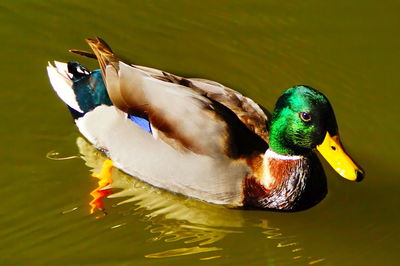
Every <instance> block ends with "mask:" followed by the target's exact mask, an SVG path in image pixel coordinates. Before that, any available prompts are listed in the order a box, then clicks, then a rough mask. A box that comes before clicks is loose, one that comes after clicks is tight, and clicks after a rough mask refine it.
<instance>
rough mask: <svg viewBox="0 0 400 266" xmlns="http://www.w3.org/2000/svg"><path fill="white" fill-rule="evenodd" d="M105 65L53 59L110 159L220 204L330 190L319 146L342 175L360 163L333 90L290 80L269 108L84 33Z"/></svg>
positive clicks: (53, 73)
mask: <svg viewBox="0 0 400 266" xmlns="http://www.w3.org/2000/svg"><path fill="white" fill-rule="evenodd" d="M86 41H87V43H88V44H89V46H90V47H91V49H92V50H93V53H91V52H86V51H79V50H71V52H73V53H76V54H80V55H83V56H86V57H91V58H96V59H97V60H98V62H99V65H100V69H97V70H94V71H89V70H88V69H87V68H85V67H84V66H83V65H81V64H79V63H78V62H68V63H61V62H57V61H55V62H54V65H53V64H51V63H49V65H48V66H47V72H48V76H49V79H50V82H51V85H52V87H53V89H54V90H55V92H56V93H57V94H58V96H59V97H60V98H61V99H62V100H63V101H64V102H65V103H66V104H67V105H68V107H69V109H70V111H71V114H72V116H73V118H74V119H75V123H76V125H77V127H78V129H79V131H80V132H81V133H82V134H83V136H85V137H86V138H87V139H88V140H89V141H90V142H91V143H92V144H93V145H94V146H95V147H96V148H98V149H99V150H101V151H103V152H104V153H105V154H106V156H107V157H108V158H110V159H111V160H112V162H113V165H114V166H116V167H117V168H119V169H121V170H122V171H124V172H126V173H127V174H129V175H132V176H134V177H136V178H138V179H140V180H142V181H145V182H147V183H149V184H151V185H153V186H156V187H159V188H162V189H165V190H168V191H171V192H174V193H179V194H182V195H185V196H188V197H193V198H197V199H199V200H203V201H207V202H210V203H215V204H224V205H228V206H233V207H251V208H253V207H255V208H265V209H274V210H283V211H297V210H303V209H307V208H310V207H312V206H314V205H315V204H317V203H318V202H320V201H321V200H322V199H323V198H324V197H325V195H326V193H327V181H326V176H325V174H324V170H323V168H322V165H321V163H320V161H319V159H318V157H317V156H316V154H315V151H318V152H319V153H320V154H321V155H322V156H323V157H324V158H325V159H326V160H327V161H328V163H329V164H330V165H331V166H332V167H333V168H334V169H335V170H336V172H337V173H338V174H339V175H341V176H342V177H344V178H346V179H348V180H351V181H359V180H361V179H362V177H363V175H364V172H363V170H362V169H361V168H360V167H359V166H358V165H357V164H356V163H354V161H353V160H352V159H351V158H350V157H349V155H348V154H347V153H346V152H345V151H344V149H343V147H342V144H341V141H340V138H339V132H338V126H337V122H336V118H335V115H334V112H333V109H332V106H331V104H330V103H329V101H328V99H327V97H326V96H324V95H323V94H322V93H321V92H319V91H317V90H316V89H313V88H311V87H309V86H306V85H298V86H294V87H292V88H289V89H287V90H286V91H285V92H283V94H282V95H281V96H280V97H279V99H278V100H277V102H276V105H275V108H274V110H273V113H272V116H271V115H268V113H267V112H266V111H264V110H265V109H264V108H261V107H260V106H259V105H258V104H256V103H255V102H254V101H253V100H252V99H250V98H248V97H245V96H244V95H242V94H241V93H239V92H237V91H235V90H233V89H230V88H228V87H226V86H224V85H222V84H220V83H217V82H215V81H210V80H205V79H199V78H184V77H180V76H177V75H174V74H171V73H168V72H165V71H161V70H158V69H154V68H150V67H144V66H139V65H134V64H128V63H125V62H123V61H122V60H121V59H120V58H119V57H118V56H117V55H115V54H114V52H113V51H112V50H111V48H110V47H109V46H108V45H107V44H106V42H105V41H103V40H102V39H100V38H94V39H87V40H86Z"/></svg>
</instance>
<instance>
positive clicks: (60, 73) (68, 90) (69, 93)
mask: <svg viewBox="0 0 400 266" xmlns="http://www.w3.org/2000/svg"><path fill="white" fill-rule="evenodd" d="M54 64H55V66H56V67H54V66H53V65H52V64H51V63H50V62H49V65H48V66H47V74H48V75H49V79H50V83H51V85H52V86H53V89H54V91H55V92H56V93H57V95H58V97H60V98H61V100H63V101H64V102H65V103H66V104H67V105H68V106H69V107H71V108H72V109H74V110H76V111H78V112H80V113H83V111H82V109H81V108H80V107H79V104H78V102H77V100H76V96H75V93H74V90H73V89H72V80H71V79H70V78H69V76H68V74H69V73H68V67H67V64H66V63H61V62H57V61H54Z"/></svg>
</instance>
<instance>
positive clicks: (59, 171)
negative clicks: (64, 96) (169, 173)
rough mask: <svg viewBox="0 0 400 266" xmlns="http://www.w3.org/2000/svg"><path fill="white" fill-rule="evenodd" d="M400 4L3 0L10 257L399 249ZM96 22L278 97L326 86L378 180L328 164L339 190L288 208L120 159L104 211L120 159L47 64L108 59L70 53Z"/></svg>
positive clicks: (117, 43)
mask: <svg viewBox="0 0 400 266" xmlns="http://www.w3.org/2000/svg"><path fill="white" fill-rule="evenodd" d="M399 10H400V2H399V1H390V0H385V1H380V2H378V1H371V0H367V1H333V0H327V1H316V0H310V1H300V0H295V1H262V0H252V1H225V0H224V1H208V0H207V1H188V0H187V1H184V0H179V1H166V0H158V1H155V0H152V1H143V0H142V1H100V0H96V1H82V0H80V1H76V0H68V1H33V0H29V1H28V0H26V1H24V0H18V1H7V0H3V1H2V2H1V3H0V42H1V46H0V47H1V48H0V59H1V80H2V85H1V89H0V99H1V104H0V119H1V125H0V143H1V148H0V166H1V172H0V182H1V183H0V184H1V185H0V195H1V196H2V202H1V204H0V264H1V265H32V264H46V265H64V264H93V265H96V264H101V265H193V266H194V265H206V264H209V265H243V264H245V265H292V264H294V265H307V264H320V265H394V264H396V262H397V261H398V260H399V258H398V256H397V255H398V251H399V236H400V234H399V224H400V219H399V218H400V214H399V207H398V206H399V203H400V200H399V197H400V196H399V195H400V193H399V188H398V186H399V185H400V171H399V166H400V163H399V158H398V152H399V150H400V145H399V136H400V126H399V114H398V112H399V111H398V110H399V99H400V85H399V82H398V77H399V69H400V66H399V64H400V63H399V62H400V52H399V47H400V34H399V33H400V32H399V29H400V17H399ZM94 36H101V37H102V38H104V39H105V40H107V42H109V44H110V45H111V46H112V47H113V49H114V51H115V52H116V53H117V54H119V55H122V57H123V58H126V59H129V61H131V62H134V63H136V64H142V65H147V66H152V67H156V68H160V69H164V70H167V71H169V72H172V73H177V74H180V75H186V76H189V77H202V78H208V79H213V80H216V81H218V82H221V83H223V84H225V85H228V86H230V87H232V88H234V89H236V90H238V91H240V92H242V93H244V94H246V95H247V96H249V97H251V98H253V99H254V100H255V101H257V102H258V103H260V104H262V105H264V106H265V107H267V108H268V109H269V110H271V109H272V108H273V106H274V103H275V101H276V99H277V97H278V96H279V95H280V94H281V92H282V91H283V90H285V89H287V88H289V87H291V86H293V85H296V84H308V85H310V86H312V87H315V88H318V89H319V90H320V91H322V92H323V93H324V94H325V95H327V96H328V98H329V100H330V101H331V103H332V105H333V107H334V110H335V113H336V117H337V120H338V123H339V128H340V133H341V137H342V140H343V142H344V144H345V146H346V149H347V151H349V153H350V154H351V155H352V156H353V158H354V159H355V160H356V161H357V162H358V163H359V164H360V165H361V166H362V167H363V168H364V169H365V171H366V173H367V176H366V178H365V180H364V181H363V182H361V183H351V182H349V181H346V180H344V179H343V178H341V177H339V176H338V175H337V174H336V173H335V172H334V171H333V170H332V169H331V168H329V166H328V165H326V164H325V169H326V173H327V176H328V182H329V194H328V196H327V197H326V199H325V200H324V201H323V202H321V203H320V204H319V205H317V206H316V207H314V208H312V209H310V210H307V211H303V212H299V213H276V212H267V211H244V210H234V209H228V208H225V207H222V206H217V205H211V204H207V203H203V202H199V201H196V200H191V199H187V198H185V197H182V196H177V195H173V194H171V193H168V192H164V191H161V190H158V189H155V188H152V187H150V186H148V185H146V184H143V183H141V182H139V181H137V180H135V179H133V178H131V177H128V176H126V175H124V174H122V173H120V172H118V171H114V174H113V178H114V183H113V184H112V187H113V188H112V191H113V192H114V194H112V196H111V197H112V198H109V199H104V200H103V203H104V205H105V212H101V211H99V210H97V211H95V212H94V213H93V214H90V206H89V202H90V201H91V200H92V196H91V195H90V192H91V191H92V190H94V189H95V188H96V187H97V180H96V179H95V178H93V177H91V173H92V171H94V172H97V171H99V166H100V165H101V162H102V161H103V160H104V159H105V158H104V157H103V156H102V155H101V154H100V153H99V152H97V151H96V150H94V149H92V148H91V146H90V145H89V144H88V143H86V142H85V141H84V140H83V139H82V138H79V136H80V135H79V133H78V130H77V129H76V128H75V126H74V124H73V121H72V119H71V117H70V115H69V113H68V110H67V108H66V107H65V106H64V105H63V104H62V102H61V101H60V100H59V99H58V97H57V96H56V94H55V93H54V92H53V91H52V89H51V87H50V84H49V81H48V78H47V74H46V70H45V67H46V65H47V61H50V60H59V61H69V60H80V61H81V62H82V63H83V64H85V65H87V66H88V67H90V68H95V67H97V66H96V62H95V61H91V60H89V59H85V58H77V57H76V56H74V55H72V54H69V53H68V52H67V50H68V49H71V48H76V49H88V48H87V46H86V44H85V42H84V41H83V39H84V38H86V37H94ZM55 152H57V153H59V155H55ZM47 154H50V155H51V156H50V157H51V158H54V157H57V158H60V157H71V156H72V158H70V159H66V160H54V159H49V158H48V157H49V156H46V155H47ZM116 192H119V193H117V194H115V193H116Z"/></svg>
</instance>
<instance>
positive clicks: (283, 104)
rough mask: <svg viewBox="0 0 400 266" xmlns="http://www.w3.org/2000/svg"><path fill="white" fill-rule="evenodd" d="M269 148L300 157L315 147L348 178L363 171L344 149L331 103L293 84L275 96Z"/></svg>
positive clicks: (314, 92) (306, 87) (307, 88)
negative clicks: (280, 94)
mask: <svg viewBox="0 0 400 266" xmlns="http://www.w3.org/2000/svg"><path fill="white" fill-rule="evenodd" d="M269 144H270V150H272V151H273V152H275V153H277V154H280V155H286V156H303V155H307V154H309V153H311V152H312V151H313V150H315V149H317V150H318V151H319V152H320V153H321V155H322V156H323V157H324V158H325V159H326V160H327V161H328V163H329V164H330V165H331V166H332V167H333V169H335V171H336V172H337V173H338V174H340V175H341V176H342V177H344V178H346V179H348V180H351V181H360V180H361V179H362V177H363V175H364V172H363V171H362V169H361V168H360V167H358V166H357V165H356V164H355V163H354V162H353V160H352V159H351V158H350V156H349V155H348V154H347V153H346V152H345V151H344V149H343V146H342V144H341V141H340V138H339V132H338V126H337V122H336V118H335V114H334V112H333V109H332V106H331V104H330V103H329V101H328V99H327V98H326V97H325V96H324V95H323V94H322V93H321V92H319V91H317V90H315V89H313V88H310V87H308V86H302V85H301V86H296V87H293V88H290V89H288V90H287V91H285V92H284V93H283V94H282V96H281V97H280V98H279V99H278V101H277V103H276V105H275V109H274V113H273V116H272V119H271V128H270V143H269Z"/></svg>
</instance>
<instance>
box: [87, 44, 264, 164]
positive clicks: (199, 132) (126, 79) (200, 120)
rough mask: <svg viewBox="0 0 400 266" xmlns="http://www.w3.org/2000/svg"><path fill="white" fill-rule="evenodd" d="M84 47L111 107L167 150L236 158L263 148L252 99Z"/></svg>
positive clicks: (99, 47) (104, 48)
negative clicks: (140, 122)
mask: <svg viewBox="0 0 400 266" xmlns="http://www.w3.org/2000/svg"><path fill="white" fill-rule="evenodd" d="M87 42H88V43H89V45H90V47H91V48H92V49H93V51H94V53H95V55H96V57H97V58H98V60H99V62H100V67H101V69H102V73H103V78H104V80H105V83H106V86H107V91H108V93H109V96H110V99H111V101H112V102H113V104H114V105H115V106H116V107H117V108H119V109H121V110H122V111H124V112H126V113H129V114H134V115H139V116H145V117H147V118H148V119H149V120H150V123H151V125H152V127H153V128H155V129H157V131H158V132H159V134H158V135H159V136H160V137H161V138H163V139H164V140H166V141H167V142H169V143H170V144H171V145H181V146H182V147H184V149H189V150H191V151H193V152H196V153H199V154H207V155H212V156H218V155H222V154H224V155H228V156H234V157H236V156H239V154H240V153H243V152H247V151H249V152H250V151H251V150H253V151H255V150H258V149H262V150H264V149H265V147H266V141H265V140H266V139H267V135H266V126H267V118H266V115H265V114H264V112H262V110H261V109H260V107H258V105H256V104H255V103H254V102H253V101H252V100H250V99H248V98H246V97H244V96H243V95H241V94H239V93H237V92H235V91H233V90H231V89H229V88H226V87H224V86H222V85H220V84H218V83H214V82H211V81H206V80H200V79H191V80H189V79H184V78H181V77H178V76H175V75H172V74H169V73H166V72H162V71H159V70H156V69H152V68H147V67H141V66H135V65H128V64H126V63H124V62H122V61H120V60H119V59H118V57H116V56H115V55H114V54H113V53H112V51H111V49H110V48H109V47H108V45H107V44H105V43H104V41H102V40H101V39H98V38H97V39H88V40H87ZM243 139H245V141H243ZM246 146H247V147H246ZM244 147H246V148H244Z"/></svg>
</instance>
